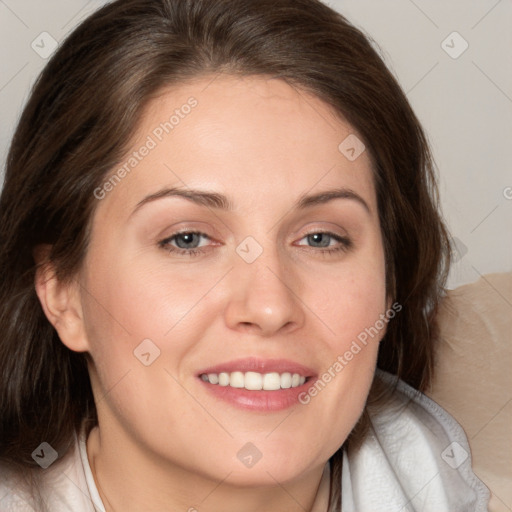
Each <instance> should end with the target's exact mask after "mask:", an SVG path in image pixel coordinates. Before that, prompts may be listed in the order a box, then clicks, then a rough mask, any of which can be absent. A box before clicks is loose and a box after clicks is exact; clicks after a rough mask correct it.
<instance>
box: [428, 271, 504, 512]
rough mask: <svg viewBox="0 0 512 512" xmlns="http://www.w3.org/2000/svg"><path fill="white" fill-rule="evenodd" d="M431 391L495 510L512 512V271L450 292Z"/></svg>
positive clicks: (492, 511) (441, 316) (441, 315)
mask: <svg viewBox="0 0 512 512" xmlns="http://www.w3.org/2000/svg"><path fill="white" fill-rule="evenodd" d="M439 319H440V325H441V340H440V344H439V347H438V351H437V357H438V359H437V363H436V371H437V374H436V376H435V378H434V382H433V384H432V387H431V389H430V390H429V391H427V392H426V394H427V395H428V396H430V397H431V398H432V399H433V400H435V401H436V402H437V403H439V404H440V405H441V406H442V407H444V408H445V409H446V410H447V411H448V412H450V413H451V414H452V416H454V417H455V418H456V419H457V420H458V421H459V423H460V424H461V425H462V426H463V428H464V430H465V431H466V434H467V436H468V440H469V444H470V447H471V452H472V458H473V469H474V471H475V473H476V474H477V476H478V477H479V478H480V479H481V480H482V481H483V482H484V483H485V484H486V485H487V487H489V489H490V491H491V494H492V497H491V501H490V504H489V511H490V512H510V511H512V273H506V274H490V275H485V276H481V278H480V279H479V280H478V281H476V282H475V283H472V284H469V285H464V286H461V287H459V288H456V289H455V290H452V291H450V292H449V293H448V296H447V297H446V298H445V299H444V300H443V304H442V308H441V310H440V312H439Z"/></svg>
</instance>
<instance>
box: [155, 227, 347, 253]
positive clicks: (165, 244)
mask: <svg viewBox="0 0 512 512" xmlns="http://www.w3.org/2000/svg"><path fill="white" fill-rule="evenodd" d="M180 235H199V236H200V237H206V238H208V239H210V237H209V236H208V235H207V234H205V233H202V232H201V231H181V232H178V233H175V234H174V235H171V236H169V237H167V238H165V239H164V240H161V241H160V242H159V243H158V245H159V246H160V247H161V248H162V249H165V250H166V251H167V252H169V253H173V254H177V255H179V256H189V257H191V258H192V257H195V256H200V255H201V254H205V252H206V251H204V250H201V249H180V248H178V247H174V246H172V245H170V242H171V241H172V240H174V239H175V238H177V237H178V236H180ZM311 235H328V236H330V237H331V238H333V239H334V240H336V241H337V242H339V243H340V245H338V246H336V247H334V248H323V249H322V248H317V247H311V246H310V247H309V249H311V250H315V249H316V250H315V252H317V253H320V254H321V255H323V256H330V255H334V254H337V253H340V252H346V251H347V250H348V249H350V248H351V247H352V241H351V240H350V239H349V238H348V237H344V236H341V235H337V234H336V233H331V232H330V231H311V232H310V233H306V234H305V235H304V236H303V237H302V238H301V240H302V239H303V238H306V237H308V236H311ZM300 247H304V246H300Z"/></svg>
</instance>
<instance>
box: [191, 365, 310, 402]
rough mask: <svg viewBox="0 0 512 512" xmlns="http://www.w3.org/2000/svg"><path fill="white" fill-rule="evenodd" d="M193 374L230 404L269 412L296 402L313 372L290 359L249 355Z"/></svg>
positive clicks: (214, 393)
mask: <svg viewBox="0 0 512 512" xmlns="http://www.w3.org/2000/svg"><path fill="white" fill-rule="evenodd" d="M197 377H198V379H199V381H200V382H201V384H203V386H204V387H205V388H206V391H207V392H208V393H210V394H213V396H215V397H216V398H218V399H220V400H222V401H224V402H228V403H229V404H230V405H232V406H235V407H238V408H242V409H249V410H252V411H260V412H271V411H279V410H283V409H286V408H288V407H291V406H292V405H296V404H297V403H298V402H299V400H298V396H299V395H300V393H301V392H303V391H304V390H305V389H306V388H307V387H309V385H310V384H311V382H312V381H313V380H314V379H315V378H316V374H315V372H314V371H313V370H311V369H310V368H307V367H305V366H303V365H300V364H297V363H294V362H293V361H287V360H283V359H279V360H277V359H274V360H262V359H255V358H249V359H240V360H237V361H231V362H228V363H224V364H220V365H217V366H214V367H210V368H206V369H204V370H202V371H200V372H199V373H198V374H197Z"/></svg>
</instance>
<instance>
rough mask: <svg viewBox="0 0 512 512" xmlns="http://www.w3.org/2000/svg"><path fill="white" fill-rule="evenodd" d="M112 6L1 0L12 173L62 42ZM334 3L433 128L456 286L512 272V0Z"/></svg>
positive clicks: (1, 108)
mask: <svg viewBox="0 0 512 512" xmlns="http://www.w3.org/2000/svg"><path fill="white" fill-rule="evenodd" d="M104 3H105V2H104V1H102V0H89V1H87V0H45V1H44V2H41V1H40V0H0V56H1V59H0V61H1V68H0V69H1V71H0V73H1V74H0V114H1V119H2V123H1V127H0V155H1V161H2V175H3V167H4V162H5V155H6V151H7V147H8V145H9V140H10V138H11V136H12V133H13V130H14V127H15V124H16V121H17V119H18V116H19V114H20V112H21V109H22V107H23V104H24V102H25V101H26V99H27V96H28V93H29V90H30V87H31V85H32V83H33V82H34V80H35V78H36V76H37V75H38V73H39V71H40V70H41V69H42V67H43V66H44V64H45V62H46V58H45V57H47V54H48V53H49V52H51V49H52V43H53V40H55V41H56V42H58V41H61V40H62V39H63V38H64V36H65V35H66V34H67V33H68V32H69V31H70V30H72V29H73V28H74V27H75V26H76V25H77V24H78V23H79V22H80V21H81V20H83V19H84V18H85V17H86V16H87V15H88V14H89V13H91V12H92V11H94V10H95V9H97V8H98V7H99V6H100V5H102V4H104ZM326 3H327V4H328V5H330V6H331V7H333V8H335V9H337V10H338V11H339V12H341V13H342V14H344V15H345V16H347V18H348V19H349V20H351V21H352V22H353V23H354V24H355V25H357V26H358V27H359V28H361V29H363V31H364V32H366V33H367V34H368V35H370V36H371V38H372V39H373V40H374V41H375V44H376V46H378V48H379V52H380V53H381V55H382V57H383V58H384V60H385V62H386V64H387V65H388V67H389V68H390V69H391V70H392V71H393V73H394V74H395V75H396V76H397V78H398V80H399V82H400V84H401V85H402V87H403V89H404V90H405V91H406V93H407V96H408V98H409V100H410V102H411V104H412V106H413V108H414V109H415V111H416V113H417V115H418V117H419V118H420V121H421V122H422V123H423V125H424V127H425V129H426V131H427V134H428V136H429V139H430V142H431V145H432V149H433V153H434V157H435V159H436V162H437V166H438V170H439V175H440V188H441V199H442V206H443V214H444V216H445V218H446V220H447V222H448V225H449V228H450V231H451V234H452V236H453V238H454V239H455V244H456V247H457V251H456V254H455V260H456V262H455V264H454V265H453V267H452V269H451V273H450V280H449V285H450V287H455V286H458V285H460V284H463V283H469V282H472V281H475V280H476V279H478V278H479V276H480V275H481V274H487V273H492V272H504V271H511V270H512V229H511V228H512V172H511V170H512V129H511V127H512V57H511V50H512V30H511V27H512V0H498V1H497V0H478V1H467V0H457V1H455V0H451V1H441V0H435V1H426V0H414V1H413V0H379V1H369V0H331V1H327V2H326ZM453 32H458V34H460V36H458V35H453ZM45 33H46V34H45ZM443 41H444V43H443ZM466 45H467V46H468V47H467V49H466V50H465V51H464V52H463V53H461V51H462V50H463V49H464V48H465V46H466ZM450 53H451V55H450ZM459 54H460V55H459Z"/></svg>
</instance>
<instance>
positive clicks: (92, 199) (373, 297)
mask: <svg viewBox="0 0 512 512" xmlns="http://www.w3.org/2000/svg"><path fill="white" fill-rule="evenodd" d="M0 216H1V217H0V220H1V228H0V229H1V238H0V239H1V249H0V258H1V260H0V261H1V265H0V268H1V269H2V270H1V272H2V280H1V283H2V284H1V291H0V293H1V300H0V304H1V306H0V311H1V313H0V322H1V323H0V325H1V328H2V331H3V337H2V341H1V343H0V351H1V356H2V359H1V360H2V371H1V377H0V378H1V388H0V389H1V391H0V405H1V410H2V417H1V420H0V439H1V444H0V455H1V459H2V470H1V471H2V475H3V482H2V483H1V484H0V489H1V491H0V499H2V498H3V500H2V501H1V502H0V503H2V507H3V508H2V510H38V511H39V510H51V511H56V510H73V511H83V510H91V511H92V510H105V511H108V512H110V511H130V510H134V511H135V510H137V511H139V510H155V511H156V510H159V511H174V510H188V511H194V510H199V511H212V512H213V511H220V510H222V511H224V512H225V511H230V510H235V509H236V510H266V511H268V510H280V511H281V510H286V511H296V510H297V511H298V510H314V511H327V510H329V511H335V510H340V509H341V507H342V508H343V511H347V510H348V511H351V510H354V511H356V510H357V511H359V512H360V511H366V510H368V511H370V510H371V511H374V510H432V511H434V510H435V511H436V512H439V511H441V510H446V511H448V510H449V511H450V512H453V511H455V510H461V511H462V510H482V511H483V510H486V503H487V500H488V491H487V489H486V488H485V486H484V485H483V484H482V483H481V482H480V481H479V480H478V479H477V478H476V477H475V476H474V474H473V473H472V471H471V461H470V458H469V453H468V452H469V447H468V444H467V440H466V438H465V435H464V433H463V431H462V429H461V428H460V426H459V425H458V424H456V422H455V421H454V420H453V419H452V418H451V417H450V416H449V415H448V414H447V413H446V412H444V411H443V410H442V409H440V408H439V407H438V406H437V405H436V404H435V403H433V402H432V401H430V400H428V399H427V398H426V397H425V396H424V395H422V394H421V393H420V391H422V390H424V389H425V388H426V387H427V386H428V384H429V382H430V380H431V378H432V370H433V354H434V352H433V351H434V342H435V336H436V327H435V313H436V310H437V304H438V300H439V298H440V295H441V293H442V291H443V285H444V280H445V277H446V271H447V268H448V261H449V257H448V254H449V243H448V238H447V233H446V230H445V228H444V226H443V223H442V221H441V219H440V217H439V214H438V208H437V196H436V188H435V179H434V174H433V171H432V163H431V157H430V154H429V150H428V147H427V143H426V140H425V136H424V134H423V131H422V129H421V127H420V125H419V123H418V121H417V119H416V117H415V116H414V114H413V112H412V111H411V109H410V107H409V105H408V103H407V100H406V98H405V96H404V94H403V93H402V91H401V90H400V88H399V87H398V85H397V83H396V81H395V80H394V78H393V77H392V76H391V74H390V73H389V72H388V71H387V69H386V68H385V66H384V64H383V63H382V61H381V60H380V58H379V57H378V56H377V54H376V52H375V51H374V50H373V49H372V47H371V46H370V44H369V42H368V41H367V39H366V38H365V37H364V36H363V35H362V34H361V33H360V32H359V31H358V30H356V29H355V28H354V27H352V26H351V25H350V24H349V23H348V22H347V21H346V20H345V19H344V18H343V17H342V16H340V15H339V14H337V13H336V12H334V11H333V10H331V9H330V8H328V7H327V6H325V5H323V4H321V3H320V2H318V1H316V0H279V1H277V2H276V1H275V0H272V1H269V0H262V1H258V2H254V1H247V0H221V1H216V2H208V1H206V0H189V1H185V0H122V1H121V0H120V1H117V2H113V3H112V4H109V5H107V6H105V7H104V8H102V9H100V10H99V11H98V12H96V13H95V14H93V15H92V16H91V17H90V18H89V19H87V20H86V21H85V22H84V23H83V24H82V25H80V27H78V28H77V29H76V30H75V31H74V32H73V34H71V36H70V37H69V38H68V39H67V40H66V42H65V43H64V44H63V45H62V47H61V48H60V49H59V50H58V51H57V53H56V54H55V55H54V56H53V57H52V59H51V61H50V62H49V63H48V65H47V67H46V68H45V70H44V71H43V73H42V75H41V77H40V78H39V80H38V82H37V84H36V86H35V88H34V90H33V92H32V95H31V97H30V99H29V101H28V104H27V106H26V108H25V110H24V112H23V115H22V118H21V120H20V123H19V126H18V129H17V131H16V133H15V136H14V139H13V142H12V146H11V149H10V153H9V156H8V165H7V171H6V180H5V185H4V189H3V192H2V197H1V201H0ZM16 507H17V508H16Z"/></svg>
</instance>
